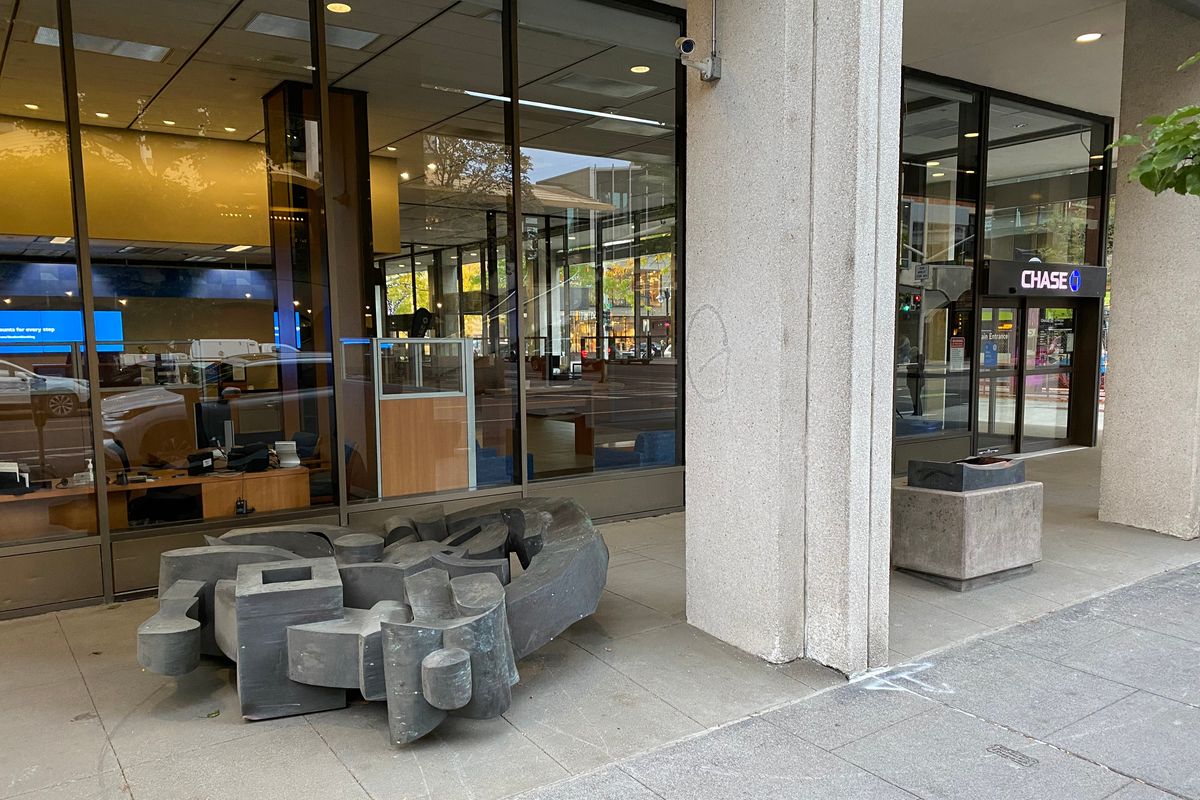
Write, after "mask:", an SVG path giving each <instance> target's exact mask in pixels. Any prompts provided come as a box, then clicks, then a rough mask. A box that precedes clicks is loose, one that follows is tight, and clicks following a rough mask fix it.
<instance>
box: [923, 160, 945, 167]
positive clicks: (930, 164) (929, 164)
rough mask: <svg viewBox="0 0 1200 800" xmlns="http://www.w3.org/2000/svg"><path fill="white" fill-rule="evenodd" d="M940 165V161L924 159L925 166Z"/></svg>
mask: <svg viewBox="0 0 1200 800" xmlns="http://www.w3.org/2000/svg"><path fill="white" fill-rule="evenodd" d="M941 165H942V162H940V161H926V162H925V166H927V167H940V166H941Z"/></svg>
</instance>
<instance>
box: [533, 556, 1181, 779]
mask: <svg viewBox="0 0 1200 800" xmlns="http://www.w3.org/2000/svg"><path fill="white" fill-rule="evenodd" d="M731 688H732V687H731ZM521 797H522V800H534V799H535V798H536V800H568V798H571V799H574V798H579V799H580V800H583V799H584V798H586V800H618V799H619V800H643V799H644V800H654V799H655V798H662V799H663V800H682V799H683V798H704V799H705V800H720V799H721V798H755V800H768V798H789V800H796V799H798V798H814V800H816V799H819V800H849V799H851V798H854V799H856V800H857V799H858V798H862V799H863V800H866V799H867V798H870V800H888V799H890V798H913V797H919V798H928V799H929V800H932V799H933V798H954V800H963V799H964V798H980V800H1010V799H1011V800H1015V799H1017V798H1026V799H1027V800H1075V799H1076V798H1078V800H1101V798H1111V799H1112V800H1153V799H1154V798H1171V797H1186V798H1200V565H1191V566H1188V567H1184V568H1182V569H1179V570H1176V571H1174V572H1168V573H1163V574H1160V575H1156V576H1154V577H1151V578H1147V579H1146V580H1144V581H1142V582H1140V583H1138V584H1135V585H1133V586H1129V587H1127V588H1124V589H1119V590H1117V591H1114V592H1112V593H1110V594H1107V595H1104V596H1101V597H1098V598H1095V599H1093V600H1089V601H1087V602H1084V603H1081V604H1079V605H1076V606H1072V607H1070V608H1067V609H1063V610H1060V611H1055V612H1053V613H1051V614H1048V615H1047V616H1044V617H1041V618H1039V619H1037V620H1034V621H1031V622H1026V623H1024V624H1021V625H1017V626H1015V627H1012V628H1008V629H1006V630H1003V631H999V632H997V633H992V634H990V635H987V636H984V637H982V638H979V639H975V640H973V641H969V642H966V643H964V644H961V645H956V646H953V647H950V648H948V649H946V650H943V651H940V652H938V653H936V654H934V655H931V656H928V657H925V658H921V659H918V660H916V661H914V662H913V663H907V664H901V665H897V666H894V667H891V668H889V669H888V670H887V671H886V672H883V673H880V674H878V675H873V676H868V677H866V678H864V679H861V680H858V681H855V682H853V683H851V684H848V685H845V686H841V687H836V688H832V689H829V690H826V691H825V692H822V693H820V694H818V695H816V696H813V697H810V698H807V699H804V700H801V701H799V702H796V703H792V704H789V705H785V706H782V707H780V708H777V709H774V710H771V711H767V712H764V713H760V714H755V715H753V716H751V717H748V718H746V719H743V720H741V721H738V722H735V723H732V724H730V725H727V726H724V727H722V728H719V729H717V730H715V731H710V732H707V733H703V734H699V735H696V736H693V737H691V738H688V739H685V740H683V741H680V742H677V743H674V744H671V745H667V746H665V747H662V748H660V749H658V750H655V751H653V752H650V753H647V754H645V755H641V756H638V757H634V758H631V759H627V760H625V761H621V762H619V763H617V764H615V765H613V766H611V767H608V768H605V769H603V770H600V771H597V772H593V773H591V774H588V775H584V776H581V777H577V778H574V779H571V780H568V781H565V782H562V783H559V784H556V785H553V786H549V787H545V788H543V789H540V790H536V791H534V792H530V793H527V794H524V795H521Z"/></svg>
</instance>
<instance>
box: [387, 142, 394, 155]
mask: <svg viewBox="0 0 1200 800" xmlns="http://www.w3.org/2000/svg"><path fill="white" fill-rule="evenodd" d="M387 151H388V152H389V153H394V152H396V148H395V147H392V146H391V145H390V144H389V145H388V146H387Z"/></svg>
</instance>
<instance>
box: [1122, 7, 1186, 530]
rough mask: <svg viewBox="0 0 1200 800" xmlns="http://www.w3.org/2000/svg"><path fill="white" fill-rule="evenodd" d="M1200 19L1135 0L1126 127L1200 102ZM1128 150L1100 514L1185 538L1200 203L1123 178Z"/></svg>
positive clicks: (1128, 34)
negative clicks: (1185, 65) (1199, 64)
mask: <svg viewBox="0 0 1200 800" xmlns="http://www.w3.org/2000/svg"><path fill="white" fill-rule="evenodd" d="M1197 50H1200V19H1196V18H1195V17H1192V16H1189V15H1187V14H1184V13H1181V12H1179V11H1176V10H1175V9H1173V8H1171V7H1169V6H1167V5H1165V4H1163V3H1161V2H1159V0H1129V1H1128V3H1127V5H1126V10H1125V63H1124V71H1123V76H1122V82H1121V131H1122V133H1129V132H1135V131H1136V126H1137V123H1138V122H1140V121H1141V120H1143V119H1145V118H1146V117H1148V116H1150V115H1151V114H1166V113H1169V112H1170V111H1173V110H1174V109H1176V108H1178V107H1180V106H1184V105H1191V104H1194V103H1197V102H1200V69H1198V68H1192V69H1191V70H1188V71H1186V72H1182V73H1181V72H1177V71H1176V67H1177V66H1178V65H1179V64H1180V63H1182V62H1183V61H1184V59H1186V58H1187V57H1188V56H1190V55H1192V54H1193V53H1195V52H1196V51H1197ZM1136 155H1137V150H1136V148H1123V149H1122V150H1121V151H1120V154H1119V160H1120V163H1119V164H1118V165H1117V176H1116V177H1117V179H1116V186H1117V189H1116V224H1115V241H1114V249H1113V259H1112V262H1113V263H1112V313H1111V319H1110V327H1109V337H1108V352H1109V360H1108V363H1109V369H1108V375H1107V377H1106V379H1105V380H1106V386H1105V388H1106V394H1107V396H1106V400H1105V410H1104V434H1103V440H1102V446H1103V455H1102V461H1101V492H1100V518H1101V519H1103V520H1105V521H1107V522H1117V523H1121V524H1124V525H1133V526H1136V527H1139V528H1149V529H1151V530H1155V531H1160V532H1162V533H1168V534H1171V535H1172V536H1179V537H1183V538H1187V539H1191V538H1195V537H1196V536H1198V535H1200V322H1198V321H1197V317H1196V303H1197V299H1198V298H1200V198H1197V197H1180V196H1178V195H1175V194H1174V193H1170V194H1163V195H1159V196H1158V197H1155V196H1154V195H1153V194H1151V193H1150V192H1148V191H1146V190H1145V189H1143V188H1142V187H1141V186H1139V185H1137V184H1133V183H1130V182H1128V181H1127V180H1126V174H1127V173H1128V171H1129V167H1130V165H1131V164H1132V163H1133V159H1134V158H1135V157H1136Z"/></svg>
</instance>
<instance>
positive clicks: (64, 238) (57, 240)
mask: <svg viewBox="0 0 1200 800" xmlns="http://www.w3.org/2000/svg"><path fill="white" fill-rule="evenodd" d="M69 241H71V237H70V236H55V237H54V238H53V239H51V240H50V244H66V243H67V242H69Z"/></svg>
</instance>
